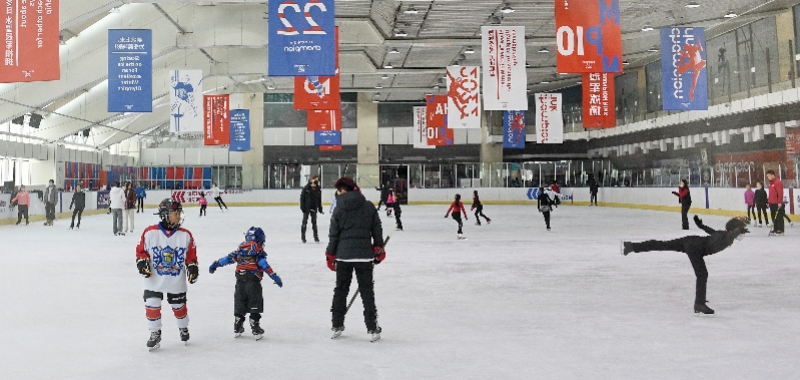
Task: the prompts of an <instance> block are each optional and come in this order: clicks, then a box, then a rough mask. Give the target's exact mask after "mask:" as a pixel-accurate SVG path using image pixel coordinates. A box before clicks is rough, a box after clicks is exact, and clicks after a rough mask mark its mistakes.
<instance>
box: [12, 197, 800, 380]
mask: <svg viewBox="0 0 800 380" xmlns="http://www.w3.org/2000/svg"><path fill="white" fill-rule="evenodd" d="M445 210H446V207H443V206H411V207H405V208H404V209H403V222H404V223H403V224H404V227H405V231H397V232H396V233H395V234H394V236H393V237H392V242H391V243H390V244H389V245H388V246H387V252H388V254H387V259H386V261H385V262H384V263H383V264H381V265H379V266H378V267H377V268H376V272H375V287H376V289H375V292H376V302H377V305H378V312H379V315H380V325H381V326H382V327H383V333H382V338H381V340H380V341H378V342H375V343H370V342H369V335H368V334H367V332H366V328H365V327H364V325H363V321H362V307H361V303H360V301H358V302H356V303H355V304H354V306H353V309H352V310H351V311H350V313H349V314H348V318H347V320H346V322H345V325H346V326H347V329H346V330H345V331H344V334H343V335H342V337H340V338H339V339H336V340H331V339H330V312H329V309H330V302H331V295H332V290H333V285H334V274H333V273H332V272H330V271H328V269H327V268H326V267H325V261H324V256H323V253H324V250H325V245H324V243H325V241H326V240H327V238H326V235H327V234H326V231H327V227H328V222H327V221H328V216H327V215H326V216H323V217H321V218H320V237H321V238H322V240H323V244H305V245H304V244H302V243H300V239H299V236H298V235H299V232H300V231H299V229H300V228H299V227H300V226H299V225H300V220H301V217H302V215H301V214H300V213H299V211H298V210H296V207H276V208H231V209H230V211H229V212H225V213H220V212H218V211H217V209H214V208H210V209H209V210H208V216H207V217H203V218H197V216H196V214H195V211H196V209H187V212H186V222H185V226H186V227H187V228H188V229H189V230H191V231H192V233H193V234H194V236H195V239H196V240H197V246H198V255H199V259H200V265H201V274H200V278H199V281H198V283H197V284H194V285H190V286H189V293H188V303H187V307H188V310H189V317H190V318H191V322H190V329H191V331H192V344H191V345H189V346H183V345H182V344H180V339H179V334H178V329H177V327H176V325H175V320H174V317H173V316H172V313H170V312H169V307H168V306H167V304H166V303H164V304H163V305H162V318H163V319H162V321H163V328H162V331H163V333H162V334H163V335H162V342H161V348H160V349H159V350H158V351H157V352H154V353H149V352H147V349H146V347H145V342H146V340H147V337H148V336H149V334H148V332H147V328H146V324H145V318H144V307H143V302H142V298H141V296H142V294H141V279H140V277H139V276H138V274H137V272H136V267H135V265H134V247H135V245H136V243H137V241H138V238H139V234H140V233H141V231H142V229H143V228H144V226H146V225H147V224H150V223H152V222H154V221H155V220H154V217H153V216H151V215H149V213H145V214H144V215H142V214H136V225H137V227H138V229H137V232H136V233H134V234H128V235H127V236H125V237H114V236H112V235H111V218H110V216H107V215H98V216H89V217H85V218H84V219H83V222H82V224H81V231H80V232H75V231H69V230H67V223H68V221H65V220H57V221H56V226H55V227H43V226H41V225H35V224H32V225H30V226H27V227H25V226H6V227H0V240H2V246H0V258H2V262H3V264H4V265H3V267H4V269H5V271H4V274H3V276H0V286H2V289H0V294H2V301H3V302H2V305H3V307H2V308H0V326H2V327H0V335H2V344H0V374H1V375H2V376H0V377H2V378H4V379H5V378H8V379H23V378H24V379H48V378H59V379H98V378H113V379H138V378H141V376H143V375H145V374H146V375H147V376H155V377H166V376H174V375H175V374H180V376H181V377H185V378H190V379H218V378H228V377H230V376H231V374H232V373H237V374H238V371H259V372H262V371H261V370H263V373H265V374H269V375H270V377H273V378H285V379H340V378H348V379H376V378H378V379H487V378H491V379H496V378H497V379H499V378H502V379H534V378H541V379H551V378H558V379H619V378H625V377H628V378H640V379H670V380H671V379H685V378H703V379H731V378H746V379H754V378H775V379H788V378H795V377H796V376H797V375H796V373H797V369H798V368H797V367H798V366H797V364H796V361H797V353H798V352H800V343H798V342H800V339H798V337H800V324H798V323H797V320H798V316H800V296H798V294H800V289H799V288H800V286H799V285H800V276H798V272H799V271H800V260H798V259H799V257H798V252H797V248H796V244H795V243H796V239H797V237H796V236H795V235H798V234H800V229H797V230H795V229H791V228H788V229H787V238H785V239H772V238H767V237H766V232H764V231H763V230H758V229H754V231H753V233H752V234H750V235H749V236H747V237H746V238H745V239H744V241H742V242H736V243H734V245H733V247H731V248H729V249H728V250H726V251H723V252H721V253H719V254H717V255H713V256H710V257H708V258H707V260H706V262H707V265H708V269H709V273H710V276H709V283H708V298H709V299H710V300H711V303H710V306H711V307H712V308H714V309H715V310H716V311H717V314H716V315H714V316H713V317H708V318H707V317H697V316H695V314H694V313H693V312H692V301H693V298H694V283H695V278H694V274H693V272H692V269H691V264H690V263H689V261H688V259H687V258H686V257H685V255H683V254H680V253H669V252H659V253H647V254H645V253H640V254H637V253H633V254H631V255H630V256H628V257H623V256H621V255H619V244H620V241H621V240H627V239H632V240H643V239H650V238H654V239H671V238H675V237H678V236H682V235H683V234H684V232H683V231H681V230H680V215H679V214H677V213H665V212H651V211H639V210H628V209H609V208H602V207H592V208H587V207H568V206H562V207H559V208H558V209H556V210H555V211H554V212H553V220H552V227H553V231H552V232H549V233H548V232H546V231H545V227H544V221H543V220H542V217H541V215H540V214H539V213H538V212H536V210H535V206H530V207H520V206H494V205H488V206H486V209H485V212H486V213H487V214H489V215H491V217H492V224H491V225H483V226H481V227H477V226H474V225H473V224H471V222H472V218H470V222H468V223H466V224H465V225H464V233H465V235H467V236H469V240H468V241H465V242H458V241H457V240H456V239H455V234H456V224H455V222H454V221H452V220H451V219H443V218H442V212H444V211H445ZM383 215H385V214H382V217H381V218H382V220H383V221H384V228H385V229H387V231H388V229H389V228H392V227H393V226H394V218H387V217H385V216H383ZM470 216H471V215H470ZM703 219H704V222H705V223H706V224H708V225H710V226H712V227H717V228H721V227H722V226H723V225H724V222H725V218H721V217H711V216H704V217H703ZM252 225H257V226H260V227H262V228H264V230H265V231H266V234H267V242H268V243H267V251H268V254H269V262H270V264H271V265H272V266H273V267H274V268H275V270H276V271H277V272H278V273H280V275H281V277H282V278H283V280H284V283H285V286H284V287H283V288H278V287H277V286H275V285H273V284H272V283H271V282H269V281H265V282H264V283H263V287H264V299H265V309H266V310H265V313H264V317H263V318H262V322H261V325H262V327H263V328H264V329H265V330H266V333H265V338H264V339H262V340H261V341H258V342H256V341H255V340H254V339H253V338H252V334H251V333H250V331H249V326H246V331H245V333H244V335H243V337H247V339H243V338H239V339H234V338H232V337H231V329H232V327H233V326H232V325H233V287H234V277H233V268H232V267H225V268H221V269H219V270H217V272H216V273H215V274H214V275H210V274H208V272H207V271H206V270H205V268H207V267H208V265H209V264H210V263H211V262H212V261H213V260H215V259H218V258H220V257H222V256H223V255H225V254H227V253H228V252H230V251H231V250H232V249H233V248H234V247H235V245H236V244H237V243H238V242H239V241H240V240H241V239H242V238H243V232H244V231H246V230H247V228H249V227H250V226H252ZM688 233H690V234H702V232H701V231H699V230H697V229H695V228H694V227H693V228H692V230H690V231H688ZM355 287H356V284H355V281H354V282H353V284H352V285H351V290H350V291H351V294H352V292H353V291H355ZM9 342H12V343H10V344H9ZM42 358H46V360H47V363H48V364H47V365H42V364H41V359H42ZM254 363H258V365H256V366H254V365H253V364H254ZM244 369H246V370H244ZM243 374H244V375H246V373H243Z"/></svg>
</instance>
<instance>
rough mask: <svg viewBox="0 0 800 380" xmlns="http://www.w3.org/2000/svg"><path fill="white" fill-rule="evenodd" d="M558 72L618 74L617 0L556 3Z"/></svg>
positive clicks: (568, 0)
mask: <svg viewBox="0 0 800 380" xmlns="http://www.w3.org/2000/svg"><path fill="white" fill-rule="evenodd" d="M555 4H556V64H557V69H556V71H558V72H559V73H621V72H622V27H621V25H620V12H619V0H580V1H578V0H555Z"/></svg>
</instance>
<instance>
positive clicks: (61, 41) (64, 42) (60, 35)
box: [58, 34, 67, 45]
mask: <svg viewBox="0 0 800 380" xmlns="http://www.w3.org/2000/svg"><path fill="white" fill-rule="evenodd" d="M58 44H59V45H66V44H67V43H66V41H64V35H63V34H59V35H58Z"/></svg>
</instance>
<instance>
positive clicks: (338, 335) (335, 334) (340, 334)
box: [331, 333, 342, 339]
mask: <svg viewBox="0 0 800 380" xmlns="http://www.w3.org/2000/svg"><path fill="white" fill-rule="evenodd" d="M340 336H342V333H333V336H332V337H331V339H336V338H338V337H340Z"/></svg>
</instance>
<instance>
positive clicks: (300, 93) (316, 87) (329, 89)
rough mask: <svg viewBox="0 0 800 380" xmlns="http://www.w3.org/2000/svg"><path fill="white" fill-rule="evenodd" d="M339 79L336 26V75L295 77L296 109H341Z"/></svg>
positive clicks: (337, 31) (337, 32) (337, 29)
mask: <svg viewBox="0 0 800 380" xmlns="http://www.w3.org/2000/svg"><path fill="white" fill-rule="evenodd" d="M340 92H341V90H340V80H339V27H338V26H337V27H336V75H335V76H332V77H317V76H312V77H305V76H296V77H294V109H296V110H338V109H341V107H342V105H341V94H340Z"/></svg>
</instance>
